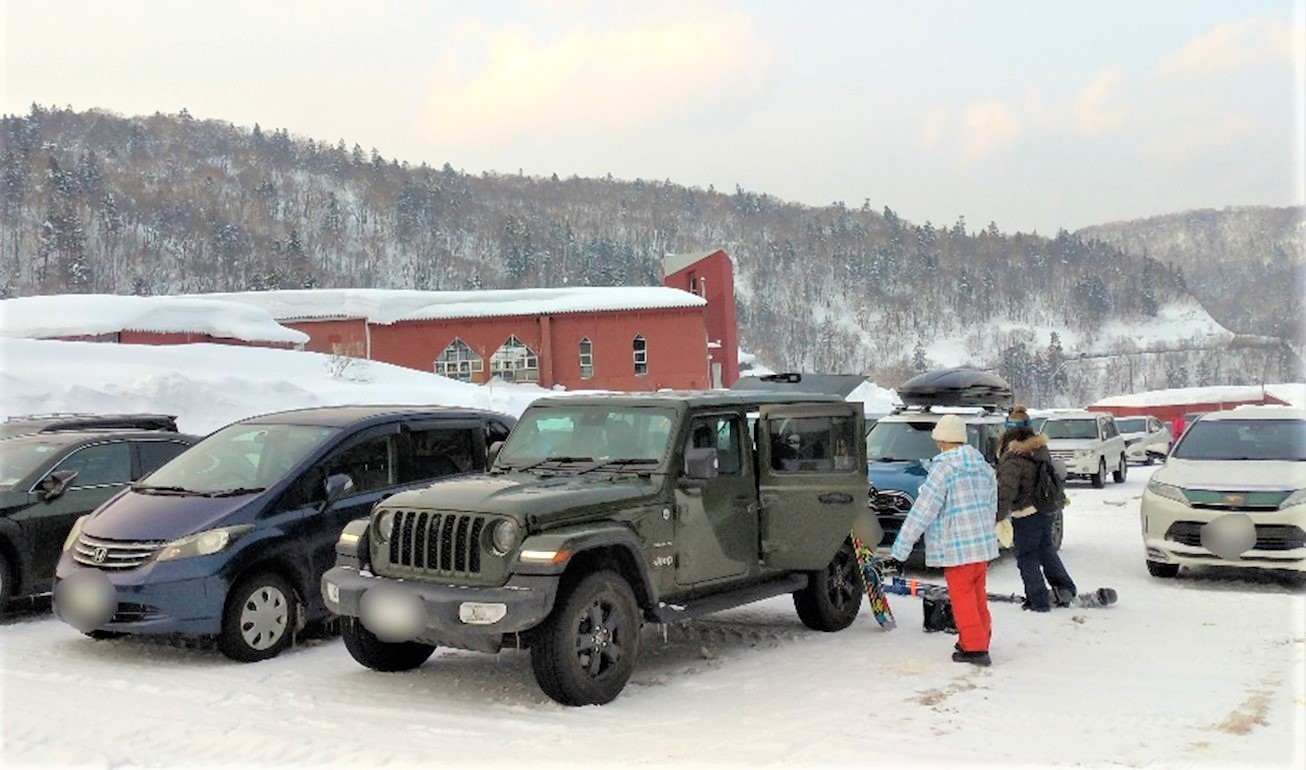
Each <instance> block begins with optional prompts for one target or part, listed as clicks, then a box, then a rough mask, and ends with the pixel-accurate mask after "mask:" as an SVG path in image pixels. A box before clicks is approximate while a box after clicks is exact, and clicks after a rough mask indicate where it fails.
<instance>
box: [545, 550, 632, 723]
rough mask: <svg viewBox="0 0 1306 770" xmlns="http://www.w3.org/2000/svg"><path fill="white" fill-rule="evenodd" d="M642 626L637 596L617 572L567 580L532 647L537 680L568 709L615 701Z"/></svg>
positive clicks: (602, 571)
mask: <svg viewBox="0 0 1306 770" xmlns="http://www.w3.org/2000/svg"><path fill="white" fill-rule="evenodd" d="M596 612H597V615H598V616H597V619H596V618H595V614H596ZM640 623H641V615H640V609H639V604H638V603H637V602H636V601H635V592H634V591H632V590H631V588H630V584H629V583H627V582H626V579H625V578H623V577H622V576H621V575H619V574H617V573H616V572H613V571H611V570H599V571H597V572H593V573H590V574H589V575H585V576H584V577H581V578H580V579H579V580H576V581H570V580H564V584H563V588H562V590H561V591H560V593H559V595H558V598H557V601H556V602H555V603H554V605H553V611H552V612H551V613H549V616H548V617H547V618H545V620H544V622H543V623H541V624H540V626H539V627H538V629H537V633H536V635H535V636H534V641H533V643H532V645H531V669H532V670H533V671H534V672H535V681H536V682H538V683H539V685H540V689H541V690H543V691H544V694H545V695H547V696H549V697H550V698H552V699H554V700H555V701H557V702H558V703H561V704H563V705H564V706H586V705H590V704H596V705H597V704H603V703H607V702H609V701H611V700H612V699H613V698H616V697H617V695H618V694H619V693H620V692H621V691H622V689H623V688H624V687H625V686H626V682H627V681H629V680H630V675H631V673H632V672H633V671H634V669H635V661H636V660H637V659H638V658H639V631H640ZM586 645H588V649H586ZM596 645H597V647H596ZM596 649H597V650H598V651H599V652H598V657H597V660H596V659H595V650H596ZM614 658H615V659H614Z"/></svg>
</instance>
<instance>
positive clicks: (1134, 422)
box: [1116, 417, 1148, 433]
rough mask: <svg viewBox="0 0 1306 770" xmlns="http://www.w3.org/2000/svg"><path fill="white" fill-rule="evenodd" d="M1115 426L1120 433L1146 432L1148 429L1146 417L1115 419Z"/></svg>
mask: <svg viewBox="0 0 1306 770" xmlns="http://www.w3.org/2000/svg"><path fill="white" fill-rule="evenodd" d="M1116 427H1118V428H1119V429H1120V432H1121V433H1146V432H1147V431H1148V426H1147V418H1146V417H1126V418H1124V419H1120V420H1116Z"/></svg>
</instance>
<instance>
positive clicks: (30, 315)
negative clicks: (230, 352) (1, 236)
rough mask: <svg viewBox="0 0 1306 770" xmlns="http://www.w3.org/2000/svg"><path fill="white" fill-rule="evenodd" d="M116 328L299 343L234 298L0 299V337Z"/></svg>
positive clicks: (300, 336)
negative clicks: (227, 299)
mask: <svg viewBox="0 0 1306 770" xmlns="http://www.w3.org/2000/svg"><path fill="white" fill-rule="evenodd" d="M121 331H145V332H160V333H175V334H208V335H211V336H214V337H229V338H232V339H238V340H245V341H246V342H285V343H291V344H296V345H302V344H304V343H306V342H308V335H307V334H304V333H303V332H300V331H296V330H294V329H287V328H286V327H284V326H282V325H281V324H279V323H277V322H276V321H275V320H273V318H272V316H271V315H269V314H268V312H267V311H266V310H262V309H260V308H256V307H251V306H249V305H247V304H242V303H237V302H223V301H218V300H213V299H194V298H186V297H136V296H130V295H127V296H123V295H116V294H56V295H52V296H45V297H19V298H16V299H6V300H0V337H26V338H30V339H42V338H49V337H89V336H95V335H100V334H114V333H116V332H121Z"/></svg>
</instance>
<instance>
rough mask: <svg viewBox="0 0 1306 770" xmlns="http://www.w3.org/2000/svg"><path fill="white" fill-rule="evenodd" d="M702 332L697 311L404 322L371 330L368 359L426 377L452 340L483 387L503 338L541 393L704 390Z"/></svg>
mask: <svg viewBox="0 0 1306 770" xmlns="http://www.w3.org/2000/svg"><path fill="white" fill-rule="evenodd" d="M703 325H704V322H703V308H701V307H695V308H672V309H666V310H645V311H620V312H614V311H606V312H596V313H568V314H564V315H557V316H512V317H505V318H459V319H451V320H429V321H404V322H400V323H395V324H389V325H374V326H372V327H371V338H372V358H373V359H375V360H377V361H385V362H387V363H392V364H398V365H399V366H406V367H409V368H411V369H420V370H422V371H427V372H429V371H434V365H435V359H436V358H437V357H438V356H439V355H440V353H441V352H442V351H443V350H444V349H445V348H446V347H447V346H448V345H449V344H451V343H452V342H453V341H454V340H455V339H460V340H462V341H463V343H465V344H466V345H467V346H468V347H470V348H471V349H472V350H473V351H474V352H475V353H476V354H477V355H478V356H480V358H481V361H482V364H483V370H482V371H481V372H480V374H479V375H478V376H477V377H475V378H474V379H473V381H474V382H485V381H487V380H489V378H490V357H491V356H492V355H494V352H495V351H496V350H498V349H499V346H500V345H502V344H503V343H504V342H505V341H506V340H507V339H508V337H509V336H512V335H516V337H517V339H518V340H520V341H521V342H522V343H523V344H525V345H526V346H528V347H529V348H531V350H533V351H534V352H535V353H536V355H537V356H538V357H539V359H540V361H539V363H540V367H539V384H540V385H542V386H543V387H546V388H547V387H552V386H553V385H555V384H556V385H563V386H565V387H567V388H569V389H579V388H595V389H603V390H627V391H647V390H657V389H659V388H704V387H707V385H708V378H707V365H706V361H707V338H706V336H705V334H704V332H703ZM297 328H301V330H303V331H309V330H308V329H306V328H303V327H297ZM310 333H312V332H310ZM636 335H642V336H643V337H644V339H645V342H646V349H647V352H648V373H647V374H645V375H636V374H635V372H634V347H633V344H634V339H635V336H636ZM583 337H588V338H589V340H590V342H591V344H592V346H593V356H594V359H593V360H594V376H593V377H592V378H590V379H582V378H581V372H580V340H581V338H583Z"/></svg>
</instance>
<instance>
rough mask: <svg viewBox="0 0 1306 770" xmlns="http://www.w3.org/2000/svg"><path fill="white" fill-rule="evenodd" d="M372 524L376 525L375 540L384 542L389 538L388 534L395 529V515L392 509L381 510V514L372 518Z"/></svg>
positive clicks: (392, 532)
mask: <svg viewBox="0 0 1306 770" xmlns="http://www.w3.org/2000/svg"><path fill="white" fill-rule="evenodd" d="M373 526H375V527H376V542H378V543H384V542H386V541H388V540H389V539H390V535H392V534H394V531H395V515H394V512H393V511H382V512H381V515H379V516H377V517H376V519H375V520H373Z"/></svg>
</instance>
